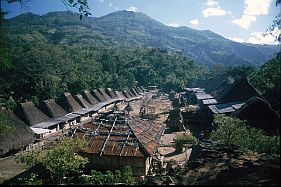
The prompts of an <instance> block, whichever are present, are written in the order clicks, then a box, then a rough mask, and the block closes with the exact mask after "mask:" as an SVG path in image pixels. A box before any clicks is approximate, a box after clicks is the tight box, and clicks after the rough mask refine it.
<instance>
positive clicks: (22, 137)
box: [0, 109, 35, 156]
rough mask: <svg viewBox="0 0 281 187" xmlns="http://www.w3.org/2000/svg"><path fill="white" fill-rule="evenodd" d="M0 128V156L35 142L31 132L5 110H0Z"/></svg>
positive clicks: (12, 114) (11, 113)
mask: <svg viewBox="0 0 281 187" xmlns="http://www.w3.org/2000/svg"><path fill="white" fill-rule="evenodd" d="M0 126H1V127H2V128H1V129H2V130H1V131H2V132H1V133H0V156H5V155H6V154H7V153H9V152H14V151H16V150H18V149H20V148H22V147H24V146H28V145H29V144H31V143H33V142H34V140H35V137H34V133H33V132H32V130H31V129H30V128H29V127H28V126H27V125H26V124H25V123H24V122H23V121H21V120H20V119H19V118H18V117H17V116H16V115H15V114H14V113H13V112H11V111H9V110H7V109H0ZM4 126H6V128H5V129H4ZM2 133H3V134H2Z"/></svg>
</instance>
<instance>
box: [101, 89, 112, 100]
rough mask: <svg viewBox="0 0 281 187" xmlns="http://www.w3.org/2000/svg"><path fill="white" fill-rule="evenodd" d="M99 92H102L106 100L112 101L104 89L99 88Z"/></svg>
mask: <svg viewBox="0 0 281 187" xmlns="http://www.w3.org/2000/svg"><path fill="white" fill-rule="evenodd" d="M98 91H99V92H100V94H102V95H103V97H105V98H106V100H110V99H111V98H110V97H109V95H107V94H106V92H105V90H104V89H103V88H99V89H98Z"/></svg>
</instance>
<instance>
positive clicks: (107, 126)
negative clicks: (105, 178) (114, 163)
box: [76, 118, 165, 157]
mask: <svg viewBox="0 0 281 187" xmlns="http://www.w3.org/2000/svg"><path fill="white" fill-rule="evenodd" d="M115 122H116V123H115V124H114V126H113V127H112V125H113V123H109V122H108V121H104V120H103V121H102V122H101V121H100V122H95V121H94V122H92V123H88V124H84V125H83V127H84V128H86V129H88V131H87V132H86V135H87V136H86V137H87V140H88V143H87V147H86V149H85V152H87V153H93V154H101V151H102V154H103V155H116V156H134V157H146V156H148V155H151V156H153V155H154V154H155V150H156V147H157V146H158V143H159V141H160V137H161V134H162V133H163V131H164V129H165V125H164V124H161V123H153V122H149V121H144V120H141V119H137V118H130V119H129V120H128V123H124V122H123V123H121V120H116V121H115ZM91 132H92V135H90V134H91ZM84 135H85V133H84V132H79V131H78V132H77V133H76V136H78V137H83V136H84Z"/></svg>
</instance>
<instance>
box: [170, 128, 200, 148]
mask: <svg viewBox="0 0 281 187" xmlns="http://www.w3.org/2000/svg"><path fill="white" fill-rule="evenodd" d="M174 142H175V143H174V146H175V148H176V152H181V151H182V147H183V144H190V145H196V144H198V140H197V138H196V137H194V136H192V135H191V134H190V133H183V134H177V136H176V138H175V139H174Z"/></svg>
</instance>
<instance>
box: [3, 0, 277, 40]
mask: <svg viewBox="0 0 281 187" xmlns="http://www.w3.org/2000/svg"><path fill="white" fill-rule="evenodd" d="M25 1H26V0H25ZM275 1H276V0H88V2H89V6H90V8H91V11H90V12H91V13H92V14H93V16H94V17H100V16H104V15H106V14H108V13H112V12H115V11H119V10H129V11H139V12H143V13H145V14H147V15H148V16H150V17H152V18H153V19H156V20H157V21H160V22H161V23H164V24H166V25H169V26H173V27H178V26H187V27H191V28H194V29H198V30H211V31H213V32H215V33H217V34H219V35H222V36H224V37H225V38H228V39H232V40H234V41H238V42H249V43H259V44H263V43H268V44H272V43H273V42H274V39H273V37H271V36H267V37H262V32H265V31H266V29H267V28H268V27H269V26H270V25H271V24H272V21H273V19H274V17H275V16H276V15H277V14H278V13H279V12H280V6H279V7H276V6H275ZM26 6H27V7H28V8H21V6H20V4H19V3H12V4H7V3H6V2H5V1H4V2H2V8H3V9H4V10H6V11H9V14H8V15H7V16H6V18H11V17H14V16H17V15H19V14H22V13H25V12H33V13H36V14H39V15H42V14H45V13H47V12H50V11H58V10H67V8H66V7H65V6H64V4H63V3H62V1H61V0H29V2H27V3H26ZM71 10H74V11H77V10H75V9H71ZM276 32H280V30H279V31H276Z"/></svg>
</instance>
